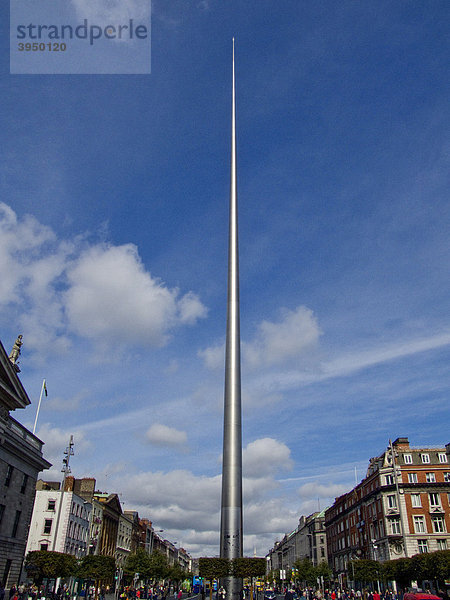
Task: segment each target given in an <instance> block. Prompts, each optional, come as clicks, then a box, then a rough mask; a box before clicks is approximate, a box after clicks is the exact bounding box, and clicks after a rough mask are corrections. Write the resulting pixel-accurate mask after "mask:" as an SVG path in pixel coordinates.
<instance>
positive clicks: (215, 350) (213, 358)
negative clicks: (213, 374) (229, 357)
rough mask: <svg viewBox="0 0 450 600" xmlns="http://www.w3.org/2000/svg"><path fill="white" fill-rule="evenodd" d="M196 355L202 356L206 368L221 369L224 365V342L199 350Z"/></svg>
mask: <svg viewBox="0 0 450 600" xmlns="http://www.w3.org/2000/svg"><path fill="white" fill-rule="evenodd" d="M197 354H198V356H199V357H200V358H202V359H203V360H204V362H205V365H206V366H207V368H208V369H211V370H216V369H223V368H224V365H225V344H220V345H218V346H211V347H209V348H205V350H199V351H198V353H197Z"/></svg>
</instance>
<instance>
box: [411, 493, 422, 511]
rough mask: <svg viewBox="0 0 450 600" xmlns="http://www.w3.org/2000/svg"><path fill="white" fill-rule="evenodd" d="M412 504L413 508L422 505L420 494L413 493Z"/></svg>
mask: <svg viewBox="0 0 450 600" xmlns="http://www.w3.org/2000/svg"><path fill="white" fill-rule="evenodd" d="M411 504H412V506H413V508H418V507H420V506H422V501H421V499H420V494H411Z"/></svg>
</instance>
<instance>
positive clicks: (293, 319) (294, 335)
mask: <svg viewBox="0 0 450 600" xmlns="http://www.w3.org/2000/svg"><path fill="white" fill-rule="evenodd" d="M319 336H320V329H319V325H318V323H317V319H316V317H315V316H314V314H313V312H312V310H310V309H309V308H306V307H305V306H299V307H297V308H296V309H295V310H293V311H292V310H288V309H283V310H282V311H281V319H280V320H279V321H278V322H271V321H263V322H262V323H261V324H260V325H259V327H258V332H257V335H256V337H255V339H254V340H253V341H252V342H250V343H244V344H243V355H244V359H245V360H246V361H247V362H248V364H249V365H250V366H251V367H253V368H257V367H264V366H272V365H276V364H280V363H282V362H285V361H286V360H289V359H291V358H293V357H297V356H299V355H300V354H301V353H302V352H304V350H305V349H306V348H309V347H311V346H313V345H314V344H316V343H317V341H318V339H319Z"/></svg>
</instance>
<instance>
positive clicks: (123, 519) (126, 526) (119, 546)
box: [115, 513, 133, 567]
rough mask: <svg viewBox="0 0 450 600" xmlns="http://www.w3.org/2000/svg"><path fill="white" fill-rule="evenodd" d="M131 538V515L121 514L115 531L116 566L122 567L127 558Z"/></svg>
mask: <svg viewBox="0 0 450 600" xmlns="http://www.w3.org/2000/svg"><path fill="white" fill-rule="evenodd" d="M132 538H133V518H132V516H131V515H126V514H125V513H123V514H121V515H120V517H119V524H118V529H117V542H116V557H115V558H116V565H117V566H118V567H123V565H124V564H125V561H126V559H127V556H128V555H129V554H130V553H131V551H132V550H131V547H132Z"/></svg>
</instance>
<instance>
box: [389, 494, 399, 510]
mask: <svg viewBox="0 0 450 600" xmlns="http://www.w3.org/2000/svg"><path fill="white" fill-rule="evenodd" d="M387 505H388V508H397V498H396V497H395V494H389V495H388V497H387Z"/></svg>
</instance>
